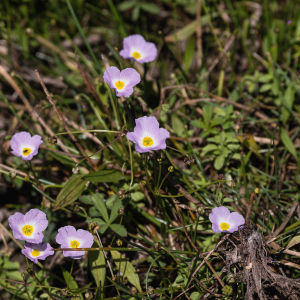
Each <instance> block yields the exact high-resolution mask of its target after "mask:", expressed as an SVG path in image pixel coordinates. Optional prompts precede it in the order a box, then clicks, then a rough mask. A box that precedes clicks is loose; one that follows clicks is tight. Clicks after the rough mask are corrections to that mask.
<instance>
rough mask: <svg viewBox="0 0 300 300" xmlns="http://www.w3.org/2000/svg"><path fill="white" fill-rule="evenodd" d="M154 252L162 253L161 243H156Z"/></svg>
mask: <svg viewBox="0 0 300 300" xmlns="http://www.w3.org/2000/svg"><path fill="white" fill-rule="evenodd" d="M154 250H155V251H157V252H158V251H160V250H161V243H159V242H158V243H155V244H154Z"/></svg>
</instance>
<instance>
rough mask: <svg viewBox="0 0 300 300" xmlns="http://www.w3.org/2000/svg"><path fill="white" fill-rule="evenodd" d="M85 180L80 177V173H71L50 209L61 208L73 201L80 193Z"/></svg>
mask: <svg viewBox="0 0 300 300" xmlns="http://www.w3.org/2000/svg"><path fill="white" fill-rule="evenodd" d="M86 183H87V180H85V179H82V175H73V176H72V177H71V178H70V180H69V181H68V182H67V183H66V185H65V186H64V187H63V188H62V190H61V191H60V193H59V194H58V196H57V197H56V201H55V205H54V207H53V209H52V211H55V210H58V209H62V208H63V207H66V206H67V205H70V204H72V203H73V202H75V201H76V200H77V199H78V197H79V196H80V195H81V194H82V192H83V190H84V188H85V185H86Z"/></svg>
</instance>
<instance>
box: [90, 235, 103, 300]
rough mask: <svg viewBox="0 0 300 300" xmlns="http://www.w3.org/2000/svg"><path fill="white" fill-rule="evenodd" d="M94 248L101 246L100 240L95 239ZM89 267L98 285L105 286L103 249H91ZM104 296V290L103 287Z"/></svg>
mask: <svg viewBox="0 0 300 300" xmlns="http://www.w3.org/2000/svg"><path fill="white" fill-rule="evenodd" d="M92 247H93V248H100V244H99V242H98V241H97V240H96V239H95V240H94V244H93V246H92ZM89 267H90V270H91V272H92V274H93V276H94V279H95V281H96V285H97V287H99V288H100V287H103V286H104V284H105V278H106V261H105V257H104V254H103V251H89ZM101 291H102V296H104V294H103V292H104V290H103V289H101ZM100 298H101V299H102V297H100Z"/></svg>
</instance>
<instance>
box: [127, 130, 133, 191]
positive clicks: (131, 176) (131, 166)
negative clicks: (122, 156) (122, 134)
mask: <svg viewBox="0 0 300 300" xmlns="http://www.w3.org/2000/svg"><path fill="white" fill-rule="evenodd" d="M126 140H127V143H128V149H129V159H130V170H131V174H130V178H131V180H130V184H129V187H128V189H127V190H126V192H128V191H129V190H130V188H131V186H132V184H133V162H132V153H131V146H130V142H129V140H128V138H127V136H126ZM126 192H125V193H126Z"/></svg>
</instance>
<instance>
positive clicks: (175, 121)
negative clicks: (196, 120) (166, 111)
mask: <svg viewBox="0 0 300 300" xmlns="http://www.w3.org/2000/svg"><path fill="white" fill-rule="evenodd" d="M171 124H172V128H173V130H174V131H175V133H176V134H177V135H178V136H182V135H183V131H184V124H183V123H182V121H181V120H180V119H179V118H178V116H177V115H175V114H173V115H172V116H171Z"/></svg>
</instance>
